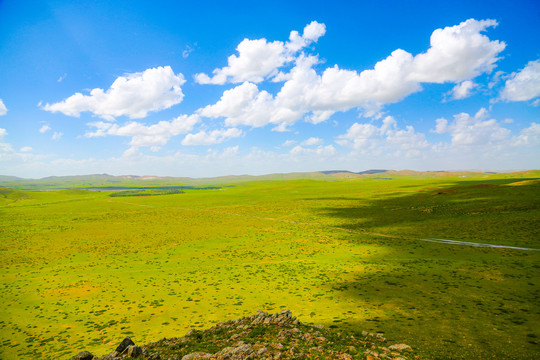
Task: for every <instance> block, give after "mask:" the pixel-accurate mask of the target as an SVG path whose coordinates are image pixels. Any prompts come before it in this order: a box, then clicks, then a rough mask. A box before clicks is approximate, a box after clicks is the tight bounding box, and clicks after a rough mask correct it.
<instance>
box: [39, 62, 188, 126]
mask: <svg viewBox="0 0 540 360" xmlns="http://www.w3.org/2000/svg"><path fill="white" fill-rule="evenodd" d="M184 83H185V80H184V76H183V75H182V74H177V75H175V74H174V72H173V70H172V69H171V67H170V66H165V67H161V66H160V67H157V68H152V69H147V70H145V71H143V72H140V73H133V74H127V75H125V76H120V77H118V78H117V79H116V80H115V81H114V82H113V84H112V85H111V87H110V88H109V89H108V90H106V91H104V90H103V89H99V88H96V89H93V90H91V91H90V95H83V94H81V93H76V94H75V95H72V96H70V97H68V98H67V99H65V100H63V101H61V102H58V103H54V104H48V103H47V104H45V105H44V106H42V108H43V109H44V110H46V111H50V112H53V113H55V112H61V113H63V114H65V115H68V116H75V117H79V116H80V113H81V112H84V111H89V112H91V113H93V114H94V115H95V116H99V117H101V118H103V119H105V120H108V121H113V120H114V119H115V118H116V117H119V116H128V117H129V118H131V119H139V118H144V117H146V116H147V114H148V112H150V111H159V110H163V109H167V108H169V107H171V106H173V105H176V104H178V103H180V102H181V101H182V99H183V97H184V94H183V93H182V89H181V86H182V85H183V84H184Z"/></svg>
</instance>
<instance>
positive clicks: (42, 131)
mask: <svg viewBox="0 0 540 360" xmlns="http://www.w3.org/2000/svg"><path fill="white" fill-rule="evenodd" d="M49 130H51V127H50V126H49V125H47V124H45V125H43V126H42V127H40V128H39V132H40V133H42V134H43V133H46V132H47V131H49Z"/></svg>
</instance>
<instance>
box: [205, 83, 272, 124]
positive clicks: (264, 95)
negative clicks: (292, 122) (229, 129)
mask: <svg viewBox="0 0 540 360" xmlns="http://www.w3.org/2000/svg"><path fill="white" fill-rule="evenodd" d="M276 110H277V109H276V108H275V107H274V106H273V100H272V95H271V94H270V93H268V92H266V91H260V92H259V89H258V88H257V85H255V84H253V83H250V82H245V83H243V84H241V85H238V86H236V87H234V88H232V89H230V90H226V91H225V92H223V96H222V97H221V99H220V100H219V101H218V102H217V103H216V104H214V105H208V106H206V107H205V108H203V109H200V110H199V111H198V113H199V114H200V115H201V116H205V117H210V118H217V117H225V124H226V125H227V126H238V125H246V126H252V127H260V126H264V125H266V124H268V123H269V122H273V121H272V119H271V117H272V113H273V112H275V111H276ZM276 123H277V122H276Z"/></svg>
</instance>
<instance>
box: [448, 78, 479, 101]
mask: <svg viewBox="0 0 540 360" xmlns="http://www.w3.org/2000/svg"><path fill="white" fill-rule="evenodd" d="M475 87H476V84H475V83H474V82H473V81H471V80H466V81H463V82H461V83H459V84H457V85H456V86H454V88H453V89H452V91H451V93H452V98H453V99H455V100H460V99H465V98H467V97H469V96H471V93H472V90H473V89H474V88H475Z"/></svg>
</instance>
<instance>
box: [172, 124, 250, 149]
mask: <svg viewBox="0 0 540 360" xmlns="http://www.w3.org/2000/svg"><path fill="white" fill-rule="evenodd" d="M242 134H243V132H242V130H240V129H237V128H230V129H223V130H213V131H210V132H206V131H199V132H198V133H196V134H187V135H186V137H185V138H184V140H182V145H214V144H219V143H222V142H223V141H225V140H228V139H230V138H235V137H239V136H242Z"/></svg>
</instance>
